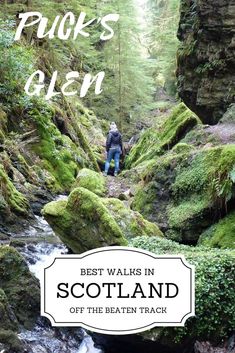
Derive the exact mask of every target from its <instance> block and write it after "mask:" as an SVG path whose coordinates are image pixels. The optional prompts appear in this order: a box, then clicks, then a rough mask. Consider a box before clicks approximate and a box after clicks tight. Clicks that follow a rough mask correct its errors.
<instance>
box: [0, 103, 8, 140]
mask: <svg viewBox="0 0 235 353" xmlns="http://www.w3.org/2000/svg"><path fill="white" fill-rule="evenodd" d="M6 132H7V115H6V113H5V112H4V111H3V110H2V109H1V107H0V142H1V143H3V141H4V139H5V136H6Z"/></svg>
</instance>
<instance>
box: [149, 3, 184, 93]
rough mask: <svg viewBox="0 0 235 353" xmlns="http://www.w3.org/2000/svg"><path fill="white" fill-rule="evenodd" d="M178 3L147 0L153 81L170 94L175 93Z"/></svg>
mask: <svg viewBox="0 0 235 353" xmlns="http://www.w3.org/2000/svg"><path fill="white" fill-rule="evenodd" d="M179 4H180V1H179V0H149V15H150V18H151V27H150V28H151V29H150V31H149V35H148V37H149V42H150V45H149V51H150V54H151V57H152V58H153V59H155V70H154V72H155V75H154V76H155V81H156V83H157V85H158V86H163V87H164V88H165V89H166V91H167V92H168V93H169V94H171V95H175V94H176V76H175V71H176V51H177V47H178V43H179V42H178V39H177V29H178V22H179Z"/></svg>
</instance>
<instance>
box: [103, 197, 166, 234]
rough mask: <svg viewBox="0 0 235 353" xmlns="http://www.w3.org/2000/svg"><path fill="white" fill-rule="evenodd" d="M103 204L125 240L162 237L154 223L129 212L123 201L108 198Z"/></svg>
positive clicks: (136, 213)
mask: <svg viewBox="0 0 235 353" xmlns="http://www.w3.org/2000/svg"><path fill="white" fill-rule="evenodd" d="M103 203H104V205H105V206H106V207H107V209H108V210H109V211H110V213H111V214H112V216H113V217H114V219H115V221H116V222H117V224H118V225H119V227H120V228H121V230H122V232H123V234H125V237H126V238H133V237H137V236H161V237H162V236H163V233H162V232H161V231H160V229H159V227H158V226H157V225H156V224H155V223H151V222H149V221H147V220H146V219H144V217H143V216H142V215H141V214H140V213H139V212H135V211H132V210H130V208H129V207H127V206H125V204H124V202H123V201H120V200H118V199H114V198H109V199H104V200H103Z"/></svg>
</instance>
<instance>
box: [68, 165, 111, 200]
mask: <svg viewBox="0 0 235 353" xmlns="http://www.w3.org/2000/svg"><path fill="white" fill-rule="evenodd" d="M77 187H82V188H85V189H87V190H90V191H92V192H93V193H94V194H96V195H98V196H104V194H105V192H106V180H105V178H104V177H103V175H102V174H100V173H97V172H95V171H93V170H91V169H87V168H83V169H82V170H80V172H79V173H78V175H77V179H76V181H75V183H74V185H73V189H75V188H77Z"/></svg>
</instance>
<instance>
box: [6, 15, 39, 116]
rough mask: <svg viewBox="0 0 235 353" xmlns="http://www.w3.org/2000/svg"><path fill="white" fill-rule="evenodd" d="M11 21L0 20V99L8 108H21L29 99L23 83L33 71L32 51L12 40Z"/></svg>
mask: <svg viewBox="0 0 235 353" xmlns="http://www.w3.org/2000/svg"><path fill="white" fill-rule="evenodd" d="M14 25H15V23H14V22H13V21H5V22H3V21H0V51H1V61H0V99H1V101H2V102H4V104H5V106H6V107H7V108H8V109H10V108H11V107H12V105H13V106H15V108H14V109H15V110H16V108H18V110H19V109H20V110H22V109H23V108H24V107H26V106H27V105H28V103H29V101H30V99H29V97H28V96H26V94H25V93H24V85H25V83H26V81H27V79H28V77H29V76H30V74H31V73H32V72H33V67H34V62H35V59H34V51H33V50H32V48H29V47H25V46H22V45H18V44H16V43H15V42H14V31H13V28H14Z"/></svg>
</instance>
